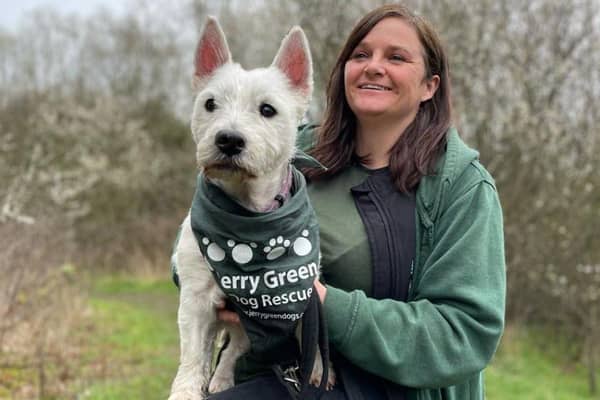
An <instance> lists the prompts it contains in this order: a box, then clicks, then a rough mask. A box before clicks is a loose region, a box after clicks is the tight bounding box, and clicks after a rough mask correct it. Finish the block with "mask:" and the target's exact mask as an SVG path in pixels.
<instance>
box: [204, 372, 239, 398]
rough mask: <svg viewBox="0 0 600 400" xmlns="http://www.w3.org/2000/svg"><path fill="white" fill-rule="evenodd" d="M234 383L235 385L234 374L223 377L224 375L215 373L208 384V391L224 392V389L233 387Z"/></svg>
mask: <svg viewBox="0 0 600 400" xmlns="http://www.w3.org/2000/svg"><path fill="white" fill-rule="evenodd" d="M233 385H234V381H233V375H232V376H230V377H222V376H216V375H215V376H213V378H212V379H211V380H210V385H209V386H208V392H209V393H211V394H212V393H218V392H222V391H223V390H227V389H229V388H231V387H233Z"/></svg>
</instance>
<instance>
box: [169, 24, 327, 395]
mask: <svg viewBox="0 0 600 400" xmlns="http://www.w3.org/2000/svg"><path fill="white" fill-rule="evenodd" d="M193 86H194V89H195V90H196V91H197V92H198V94H197V97H196V101H195V105H194V111H193V116H192V121H191V127H192V134H193V138H194V141H195V143H196V157H197V162H198V165H199V167H200V170H201V178H199V182H200V184H202V182H204V181H205V180H206V181H207V182H208V183H207V184H210V185H211V187H212V188H213V189H211V190H221V191H222V193H225V194H227V195H228V196H229V197H230V198H232V199H234V203H235V204H237V205H240V206H242V207H243V208H244V209H247V210H250V211H252V212H257V213H266V212H267V211H271V210H273V209H277V208H278V206H279V205H280V204H282V202H284V201H285V200H286V196H289V191H290V186H291V185H292V183H290V180H291V179H292V169H291V167H290V160H291V159H292V158H293V156H294V153H295V141H296V131H297V126H298V124H299V122H300V121H301V119H302V117H303V115H304V114H305V112H306V110H307V108H308V104H309V101H310V97H311V94H312V87H313V84H312V64H311V56H310V51H309V48H308V43H307V40H306V37H305V35H304V33H303V31H302V30H301V29H300V28H299V27H294V28H293V29H292V30H291V31H290V33H289V34H288V35H287V36H286V37H285V38H284V40H283V41H282V43H281V47H280V49H279V51H278V52H277V55H276V57H275V59H274V61H273V63H272V65H271V66H269V67H268V68H258V69H254V70H249V71H246V70H244V69H242V67H240V66H239V65H238V64H235V63H233V62H232V61H231V54H230V52H229V49H228V46H227V42H226V39H225V36H224V34H223V32H222V30H221V28H220V26H219V24H218V23H217V21H216V20H215V19H212V18H209V19H208V21H207V23H206V25H205V27H204V31H203V34H202V36H201V39H200V41H199V43H198V47H197V50H196V55H195V73H194V80H193ZM215 187H216V188H218V189H214V188H215ZM197 193H198V192H197ZM208 196H209V197H210V194H209V195H208ZM202 212H205V211H202ZM203 215H204V216H205V217H207V218H208V217H211V215H212V212H211V211H210V210H209V211H206V213H205V214H203ZM221 225H224V229H225V228H231V227H230V226H226V225H227V223H226V222H223V223H222V224H221ZM315 225H316V224H315ZM219 229H220V228H219ZM301 232H302V233H301V234H298V236H297V237H283V236H280V235H276V236H273V237H272V238H270V239H267V242H266V244H264V243H260V244H259V245H257V243H254V242H251V241H247V242H242V241H243V239H240V238H239V237H237V236H234V234H235V232H229V233H228V234H229V235H231V236H229V240H226V241H225V242H218V240H216V239H214V238H212V237H210V235H206V236H207V237H204V234H201V235H200V234H199V233H198V232H197V230H195V228H194V206H192V209H191V211H190V214H189V215H188V216H187V218H186V219H185V221H184V222H183V225H182V228H181V233H180V238H179V241H178V243H177V247H176V249H175V253H174V257H176V265H177V274H178V278H179V282H180V304H179V311H178V325H179V332H180V345H181V357H180V365H179V369H178V371H177V375H176V377H175V379H174V381H173V385H172V388H171V395H170V397H169V400H198V399H204V398H205V392H206V390H208V392H210V393H214V392H219V391H222V390H225V389H228V388H230V387H231V386H233V384H234V366H235V362H236V360H237V359H238V358H239V356H240V355H241V354H243V353H245V352H246V351H248V349H249V348H250V343H251V341H250V340H249V337H248V335H247V334H246V332H245V331H244V329H243V328H242V327H241V326H240V324H224V323H222V322H220V321H218V320H217V316H216V309H215V307H216V305H217V304H220V303H222V302H223V300H224V299H225V297H226V295H225V293H224V289H223V288H227V289H232V290H233V289H240V290H242V292H235V293H236V294H234V295H233V296H238V297H236V299H237V300H238V303H241V304H243V305H245V306H248V307H249V309H250V311H248V310H246V311H243V312H245V313H246V315H250V316H252V315H251V314H252V313H253V312H254V313H255V314H256V315H259V317H260V318H262V319H268V318H269V316H271V317H272V316H274V315H275V314H268V313H269V312H270V311H268V310H269V309H270V308H269V307H267V306H273V307H274V306H275V305H279V304H283V303H286V302H287V303H290V304H292V303H294V302H296V301H298V302H299V301H300V300H305V299H307V298H309V297H310V295H311V293H312V282H313V281H314V279H315V278H316V277H317V275H318V260H317V263H316V264H315V263H308V262H306V263H305V265H300V266H296V267H295V268H292V269H291V272H290V270H288V271H287V272H285V273H275V272H273V273H269V272H267V273H264V274H263V276H260V277H251V276H245V277H241V278H232V277H230V276H228V275H223V273H221V274H219V273H217V275H216V276H219V279H220V282H217V281H216V280H215V277H214V276H215V275H213V272H214V268H213V267H214V264H215V263H218V262H220V261H221V260H223V259H224V258H226V257H229V258H231V259H233V260H234V262H235V263H236V264H239V265H244V264H246V263H248V262H249V260H250V259H252V258H253V257H254V258H259V257H263V261H264V260H277V259H278V258H279V257H280V256H282V255H283V253H295V254H296V255H299V256H304V255H306V254H308V252H309V251H311V252H313V250H314V249H312V248H311V245H312V243H314V242H312V243H311V242H310V241H309V239H310V237H309V236H310V235H313V233H309V231H308V230H306V229H303V230H302V231H301ZM199 235H200V236H199ZM316 235H317V236H318V231H317V233H316ZM223 243H226V244H223ZM223 249H225V250H223ZM317 252H318V249H317ZM257 253H261V254H260V255H259V254H257ZM211 261H212V262H211ZM211 264H213V265H211ZM248 265H249V264H248ZM299 282H300V283H301V282H304V283H306V282H308V286H306V285H305V286H304V287H303V288H300V289H298V288H296V289H297V290H296V289H295V290H296V291H293V292H291V293H289V292H288V295H287V296H285V297H283V296H272V295H270V294H263V295H261V296H262V297H259V296H256V297H251V296H250V295H251V294H253V293H254V292H255V291H256V290H257V289H258V288H259V286H260V285H265V286H266V287H268V288H273V287H277V286H279V285H282V286H283V285H284V284H285V283H299ZM307 287H308V288H307ZM243 290H245V291H243ZM228 293H229V292H228ZM239 293H242V294H243V295H244V296H246V297H243V296H242V295H240V294H239ZM315 295H316V293H315ZM269 296H271V297H269ZM230 298H231V295H230ZM259 301H262V306H265V309H264V310H267V311H264V310H263V309H261V308H260V307H259ZM263 311H264V313H263ZM289 315H291V314H286V316H289ZM293 315H299V316H301V313H300V314H293ZM278 316H279V317H280V315H279V314H278ZM286 318H287V317H286ZM290 318H291V319H294V318H295V317H293V316H292V317H290ZM220 328H225V329H227V331H228V332H229V336H230V342H229V345H228V346H227V347H226V349H225V350H224V351H223V353H222V354H221V358H220V361H219V363H218V365H217V367H216V370H215V372H214V374H213V376H212V378H211V376H210V363H211V355H212V350H213V341H214V337H215V334H216V332H217V331H218V330H219V329H220ZM321 371H322V363H321V359H320V357H319V356H316V359H315V364H314V369H313V374H312V375H311V383H317V384H318V383H319V382H320V378H321ZM328 377H329V378H328V380H327V384H328V386H329V387H331V385H333V382H334V376H333V371H332V370H330V372H329V375H328Z"/></svg>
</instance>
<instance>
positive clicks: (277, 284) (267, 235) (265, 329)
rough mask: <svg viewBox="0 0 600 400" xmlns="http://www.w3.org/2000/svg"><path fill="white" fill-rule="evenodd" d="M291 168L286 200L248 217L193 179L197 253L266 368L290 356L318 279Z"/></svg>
mask: <svg viewBox="0 0 600 400" xmlns="http://www.w3.org/2000/svg"><path fill="white" fill-rule="evenodd" d="M290 168H291V169H292V185H291V189H290V190H291V194H290V197H289V199H288V200H287V201H286V202H285V203H284V204H283V205H282V206H281V207H280V208H278V209H276V210H273V211H270V212H267V213H257V212H253V211H250V210H248V209H246V208H244V207H243V206H241V205H240V204H238V203H237V202H235V201H234V200H233V199H231V198H230V197H229V196H228V195H227V194H226V193H224V192H223V191H222V190H221V189H220V188H219V187H217V186H215V185H213V184H211V183H210V182H208V181H207V179H206V178H205V177H204V176H203V175H202V174H200V175H199V176H198V185H197V189H196V193H195V195H194V200H193V203H192V207H191V211H190V215H191V225H192V230H193V232H194V235H195V237H196V240H197V242H198V245H199V247H200V251H201V253H202V255H203V256H204V257H205V259H206V261H207V262H208V265H209V269H210V270H211V272H212V274H213V276H214V278H215V280H216V282H217V283H218V285H219V286H220V288H221V289H222V290H223V292H224V293H225V294H226V295H227V297H228V299H229V300H230V303H231V304H232V305H233V308H234V310H235V311H236V312H237V314H238V315H239V316H240V319H241V321H242V324H243V325H244V328H245V329H246V332H247V334H248V337H249V339H250V342H251V350H250V351H251V352H252V353H254V354H256V355H259V356H260V357H261V358H262V359H263V360H270V361H273V362H278V361H281V358H282V357H284V359H285V358H288V359H291V358H292V357H296V355H297V353H296V352H297V344H296V343H297V341H296V339H295V336H294V335H295V328H296V325H297V323H298V321H299V320H300V319H301V318H302V316H303V314H304V312H305V310H306V307H307V305H308V302H309V300H310V297H311V295H313V282H314V280H315V279H316V278H317V277H318V273H319V271H318V267H319V230H318V225H317V219H316V216H315V213H314V210H313V208H312V205H311V204H310V201H309V198H308V195H307V190H306V181H305V180H304V177H303V176H302V174H301V173H300V172H299V171H298V170H297V169H296V168H295V167H293V166H291V165H290ZM290 348H291V349H295V350H294V352H295V353H296V354H290Z"/></svg>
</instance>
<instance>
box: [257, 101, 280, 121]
mask: <svg viewBox="0 0 600 400" xmlns="http://www.w3.org/2000/svg"><path fill="white" fill-rule="evenodd" d="M259 110H260V115H262V116H263V117H265V118H271V117H273V116H275V114H277V110H275V108H274V107H273V106H272V105H270V104H267V103H263V104H261V105H260V109H259Z"/></svg>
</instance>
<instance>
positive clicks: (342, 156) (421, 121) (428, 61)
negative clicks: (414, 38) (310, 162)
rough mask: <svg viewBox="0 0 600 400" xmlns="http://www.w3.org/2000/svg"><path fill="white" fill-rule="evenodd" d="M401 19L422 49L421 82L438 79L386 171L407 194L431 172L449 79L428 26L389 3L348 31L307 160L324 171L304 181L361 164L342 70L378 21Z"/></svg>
mask: <svg viewBox="0 0 600 400" xmlns="http://www.w3.org/2000/svg"><path fill="white" fill-rule="evenodd" d="M390 17H396V18H401V19H402V20H404V21H405V22H407V23H408V24H410V25H411V26H412V27H413V28H414V29H415V31H416V32H417V35H418V37H419V41H420V42H421V45H422V47H423V49H424V54H423V59H424V64H425V77H424V79H426V80H430V79H431V78H432V77H433V76H434V75H438V76H439V78H440V81H439V85H438V88H437V90H436V92H435V94H434V95H433V97H432V98H431V99H429V100H427V101H424V102H422V103H421V104H420V106H419V110H418V113H417V115H416V117H415V119H414V120H413V121H412V122H411V123H410V124H409V126H408V127H407V128H406V130H405V131H404V133H403V134H402V135H400V137H399V139H398V140H397V141H396V143H395V144H394V145H393V147H392V149H391V150H390V162H389V168H390V173H391V176H392V180H393V182H394V185H395V186H396V188H397V189H398V190H399V191H401V192H403V193H409V192H412V191H413V190H416V187H417V186H418V184H419V182H420V180H421V177H423V176H424V175H428V174H431V173H433V172H434V168H435V163H436V161H437V159H438V158H439V155H440V154H441V152H442V151H443V149H444V146H445V144H446V132H447V130H448V128H449V126H450V120H451V99H450V78H449V73H448V60H447V58H446V52H445V50H444V47H443V45H442V43H441V41H440V39H439V37H438V35H437V33H436V32H435V30H434V29H433V27H432V26H431V25H430V23H429V22H427V21H426V20H424V19H423V18H421V17H419V16H417V15H415V14H413V13H412V12H411V11H410V10H408V9H407V8H406V7H404V6H401V5H398V4H389V5H385V6H381V7H379V8H376V9H374V10H373V11H371V12H369V13H368V14H367V15H365V16H364V17H363V18H362V19H361V20H360V21H359V22H358V23H357V25H356V26H355V27H354V29H353V30H352V32H351V33H350V36H349V37H348V40H347V41H346V43H345V44H344V47H343V48H342V50H341V52H340V54H339V55H338V58H337V61H336V63H335V66H334V67H333V70H332V72H331V75H330V78H329V84H328V86H327V105H326V109H325V114H324V119H323V123H322V125H321V126H320V127H319V128H318V131H317V138H316V143H315V146H314V147H313V149H312V151H311V152H310V153H311V155H312V156H313V157H315V158H316V159H318V160H319V161H320V162H321V163H323V164H324V165H326V166H327V167H328V170H327V171H322V170H318V169H309V170H306V171H305V174H306V175H307V177H308V178H309V179H310V180H320V179H326V178H327V177H331V176H333V175H335V174H337V173H338V172H340V171H341V170H342V169H343V168H344V167H346V166H348V165H350V164H351V163H352V162H364V161H366V159H361V158H359V157H358V156H357V155H356V154H355V147H356V125H357V122H356V117H355V115H354V113H353V112H352V110H351V109H350V107H349V105H348V102H347V100H346V96H345V87H344V67H345V64H346V62H347V61H348V59H349V58H350V56H351V54H352V52H353V51H354V48H355V47H356V46H357V45H358V44H359V43H360V42H361V41H362V40H363V38H364V37H365V36H366V35H367V34H368V33H369V32H370V31H371V29H373V27H374V26H375V25H377V23H379V22H380V21H381V20H382V19H384V18H390Z"/></svg>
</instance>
